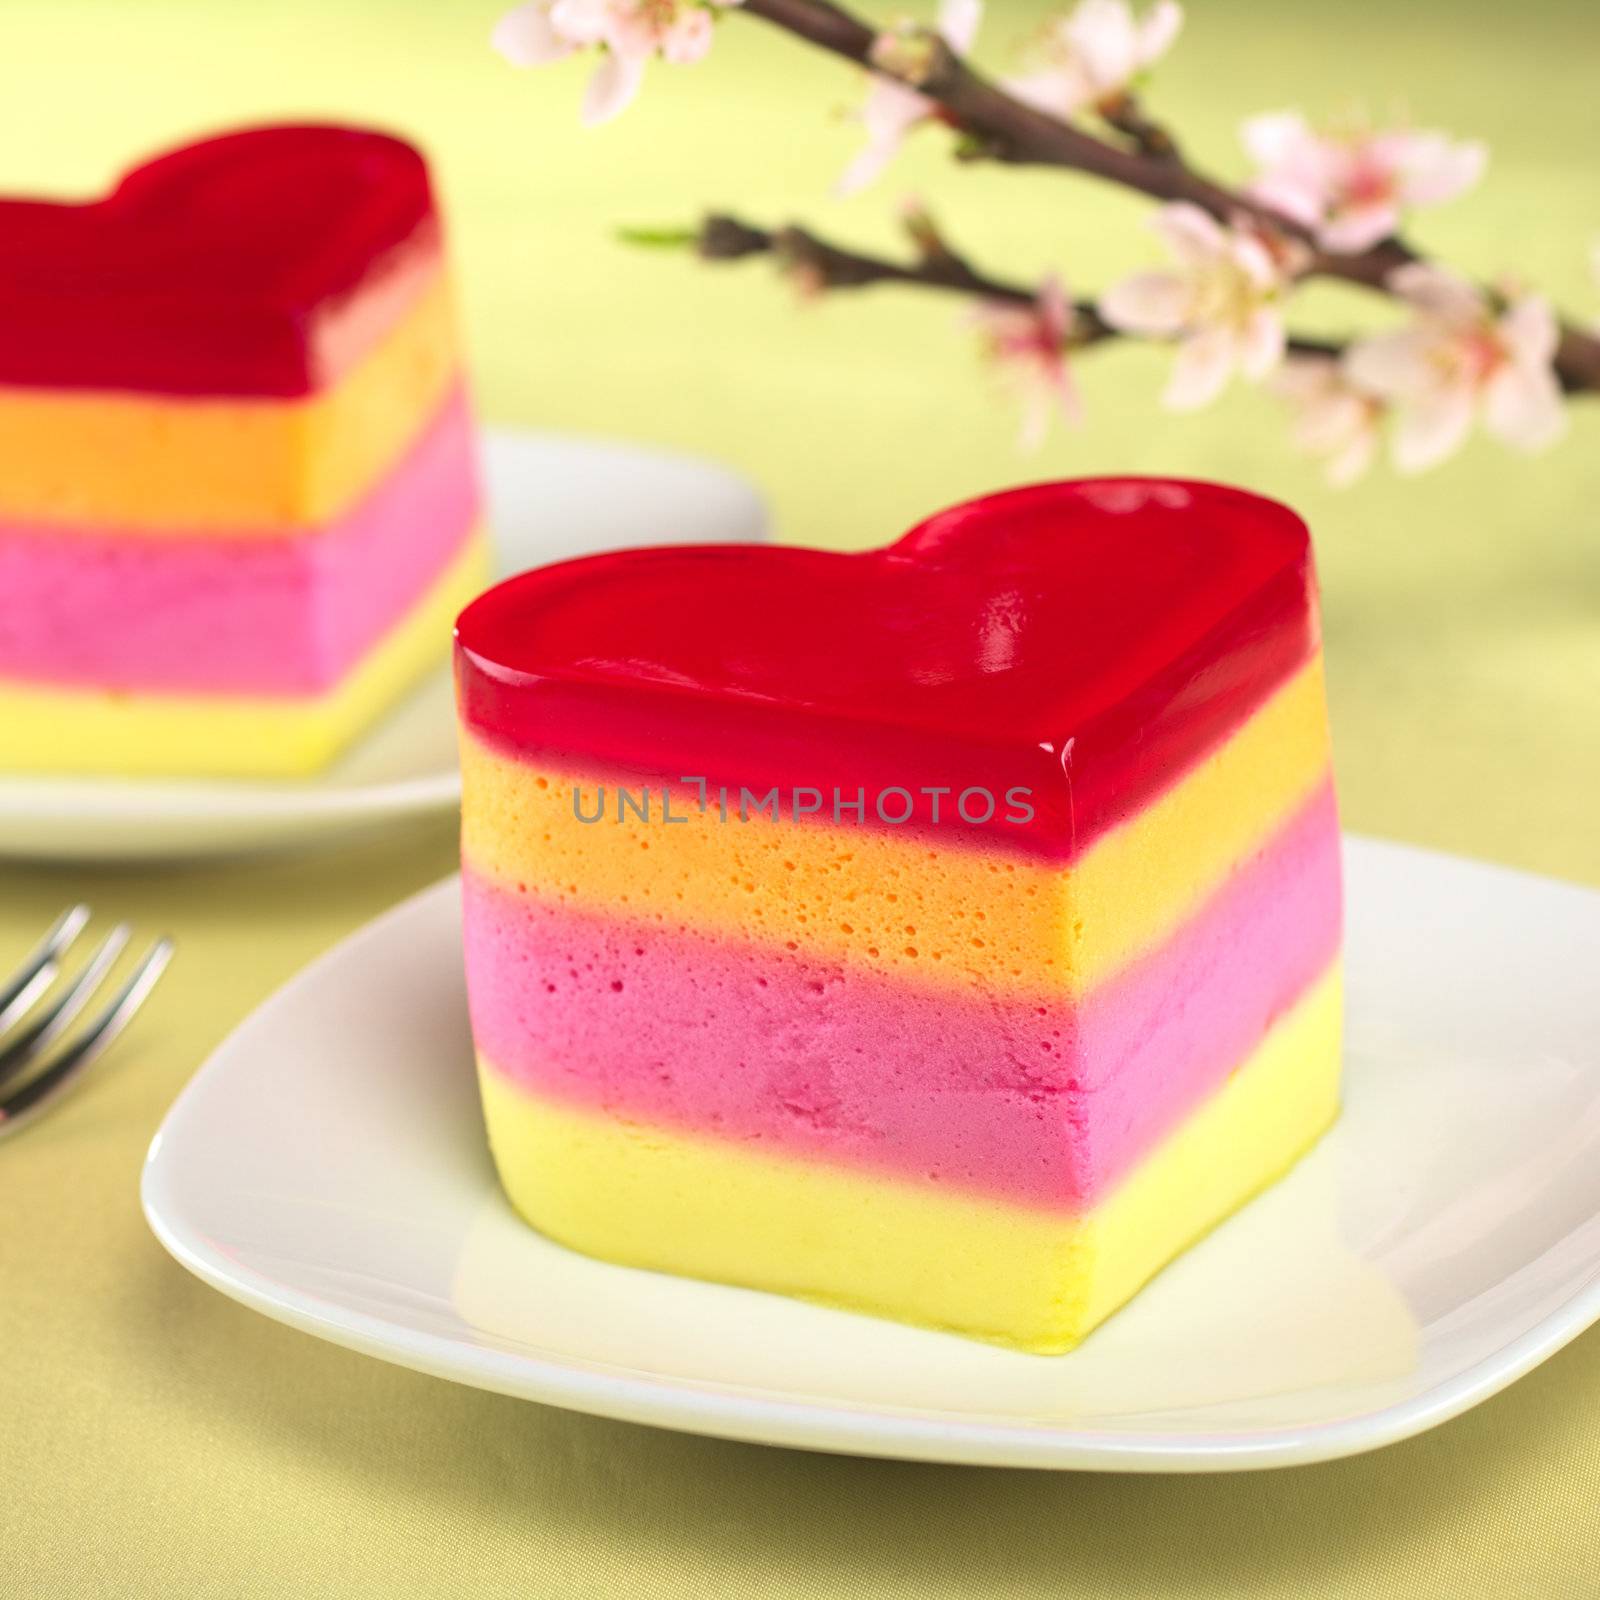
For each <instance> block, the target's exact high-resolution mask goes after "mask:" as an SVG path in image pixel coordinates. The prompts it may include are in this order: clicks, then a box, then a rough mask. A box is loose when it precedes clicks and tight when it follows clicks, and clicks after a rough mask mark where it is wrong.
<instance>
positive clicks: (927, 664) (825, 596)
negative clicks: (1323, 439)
mask: <svg viewBox="0 0 1600 1600" xmlns="http://www.w3.org/2000/svg"><path fill="white" fill-rule="evenodd" d="M1317 638H1318V635H1317V616H1316V597H1315V580H1314V578H1313V575H1312V569H1311V558H1310V548H1309V541H1308V537H1307V533H1306V528H1305V525H1304V523H1302V522H1301V521H1300V519H1299V518H1298V517H1297V516H1295V514H1294V513H1293V512H1292V511H1289V510H1288V509H1287V508H1286V507H1284V506H1281V505H1278V504H1276V503H1275V502H1273V501H1270V500H1263V499H1260V498H1258V497H1257V496H1255V495H1250V494H1246V493H1244V492H1242V491H1240V490H1236V489H1228V488H1223V487H1220V486H1218V485H1215V484H1205V483H1186V482H1175V481H1166V480H1159V479H1137V478H1123V479H1089V480H1083V481H1080V482H1071V483H1054V484H1040V485H1037V486H1035V487H1032V488H1025V489H1015V490H1012V491H1010V492H1008V493H1005V494H997V495H991V496H988V497H986V498H984V499H981V500H974V501H972V502H970V503H969V504H966V505H962V506H957V507H955V508H954V509H953V510H949V511H945V512H942V513H940V514H939V515H938V516H935V517H932V518H930V519H929V520H928V521H927V522H924V523H922V524H921V525H920V526H918V527H916V528H914V529H912V531H911V532H910V533H908V534H907V535H906V536H905V537H904V538H903V539H901V540H900V541H899V542H898V543H897V544H893V545H890V546H888V547H887V548H886V549H882V550H872V551H868V552H866V553H864V554H859V555H840V554H834V553H831V552H826V551H821V550H807V549H799V548H792V547H784V546H760V545H733V546H720V547H688V548H662V549H653V550H633V551H623V552H620V553H617V554H612V555H601V556H591V557H588V558H585V559H583V560H578V561H569V562H563V563H560V564H558V565H555V566H550V567H545V568H542V569H540V570H537V571H533V572H528V573H524V574H522V575H521V576H519V577H515V578H511V579H509V580H507V581H506V582H504V583H502V584H500V585H498V586H497V587H496V588H494V589H491V590H490V591H489V592H488V593H487V594H485V595H483V596H481V597H480V598H479V599H478V600H476V601H474V602H473V603H472V604H471V605H470V606H468V607H467V609H466V611H464V612H463V613H462V615H461V618H460V620H459V621H458V623H457V625H456V677H457V687H458V698H459V702H460V710H461V716H462V718H463V720H464V722H465V724H466V725H467V726H468V727H469V728H471V729H472V730H473V732H474V733H475V734H477V735H478V736H479V737H480V738H482V739H484V740H486V741H487V742H489V743H490V744H491V745H492V746H494V747H497V748H499V749H500V750H502V751H505V752H509V753H512V754H514V755H522V754H527V755H530V756H533V757H535V758H539V759H548V760H550V761H551V762H552V763H553V764H556V765H560V764H562V763H569V764H575V765H577V766H579V767H581V768H582V769H584V770H587V771H596V772H599V773H612V774H616V775H617V776H618V778H619V780H620V779H621V778H622V777H625V776H641V777H644V778H652V779H655V780H657V781H659V780H661V779H663V778H665V779H668V780H677V779H680V778H681V779H688V778H703V779H705V780H707V784H708V786H710V788H711V790H712V791H713V800H712V803H715V796H714V790H715V787H716V786H719V785H727V786H731V787H732V790H733V799H732V803H733V805H737V803H738V796H737V791H738V789H740V788H748V789H749V790H751V791H752V793H753V794H754V795H756V796H764V795H765V793H766V791H767V790H768V789H769V788H771V787H772V786H777V787H778V788H779V789H780V791H781V792H780V796H779V805H780V806H781V808H782V809H783V810H784V812H785V814H792V811H793V809H794V808H793V806H792V805H791V800H790V796H791V795H792V794H793V793H794V792H795V791H797V790H800V789H805V790H818V791H821V792H822V793H823V795H824V796H826V800H825V803H824V804H823V805H822V806H821V808H820V809H819V810H817V811H815V812H813V814H816V815H820V816H822V817H823V818H824V819H830V818H831V816H832V815H833V798H834V797H833V794H832V791H833V789H834V788H836V787H837V788H839V789H840V790H842V791H844V794H845V798H846V799H847V800H853V799H855V798H856V797H857V790H858V789H864V790H865V798H866V805H865V816H864V820H865V822H866V823H867V824H868V825H883V824H885V823H894V824H895V825H897V826H902V827H903V826H906V825H907V824H906V823H897V822H896V819H897V818H898V816H899V813H900V812H901V811H904V810H905V809H906V806H907V801H906V800H903V799H902V798H901V797H900V795H899V794H898V793H896V794H895V795H894V796H893V797H892V799H891V800H890V802H889V810H888V813H887V814H879V812H878V800H879V796H880V795H881V794H882V792H883V791H885V790H887V789H890V788H893V789H895V790H897V791H906V792H908V794H909V797H910V803H911V807H912V809H911V813H910V815H909V817H908V818H907V823H909V824H910V825H911V826H913V827H916V826H922V827H928V826H932V825H934V824H935V812H934V807H935V806H936V805H938V806H941V807H942V810H941V811H940V813H939V816H940V818H941V819H942V820H943V822H945V823H951V822H952V821H953V820H954V819H953V816H952V806H953V804H954V803H955V801H956V798H957V797H959V796H960V795H961V793H962V792H963V791H966V790H969V789H977V790H979V791H987V793H988V794H989V795H992V796H993V798H994V802H995V816H994V817H993V818H992V819H990V820H989V821H988V822H987V823H986V824H984V823H981V822H980V824H979V825H980V826H986V828H987V842H988V843H990V844H1003V845H1010V846H1013V847H1015V848H1018V849H1022V850H1025V851H1028V852H1030V853H1039V854H1045V855H1049V856H1053V857H1067V856H1071V855H1073V854H1075V853H1077V852H1078V851H1079V850H1081V849H1082V848H1084V847H1085V846H1086V845H1087V844H1088V843H1089V842H1090V840H1092V839H1093V838H1094V837H1095V836H1096V835H1098V834H1099V833H1101V832H1103V831H1104V830H1105V829H1106V828H1109V827H1111V826H1113V825H1114V824H1115V823H1117V822H1118V821H1120V820H1122V819H1123V818H1125V817H1127V816H1129V815H1131V814H1132V813H1133V812H1134V811H1136V810H1137V809H1138V808H1139V807H1140V806H1141V805H1143V804H1144V803H1145V802H1146V801H1147V800H1149V799H1151V798H1152V797H1153V796H1154V795H1156V794H1157V793H1159V792H1160V791H1161V790H1162V789H1164V788H1166V787H1167V786H1168V785H1169V784H1170V783H1171V782H1173V781H1174V780H1175V779H1176V778H1177V777H1179V776H1180V775H1181V774H1182V773H1183V772H1184V771H1185V770H1186V769H1187V768H1188V767H1190V766H1191V765H1192V764H1193V763H1194V762H1195V761H1196V760H1198V759H1200V758H1201V757H1203V756H1204V755H1205V754H1206V753H1207V752H1208V751H1210V750H1211V749H1212V748H1213V747H1215V746H1216V745H1217V744H1218V743H1219V742H1220V741H1222V740H1223V739H1225V738H1226V737H1227V736H1228V735H1229V734H1230V733H1231V732H1232V731H1233V730H1234V729H1235V728H1236V727H1238V726H1239V725H1240V724H1241V723H1242V722H1243V721H1244V720H1245V718H1246V717H1248V716H1249V714H1250V713H1251V712H1252V711H1253V710H1254V709H1255V708H1256V707H1257V706H1259V705H1260V704H1261V703H1262V702H1263V701H1264V700H1265V699H1266V698H1267V697H1268V695H1270V693H1271V692H1272V690H1273V689H1274V688H1275V687H1277V686H1278V685H1279V684H1281V683H1282V682H1283V681H1284V680H1285V679H1286V678H1288V677H1289V676H1290V675H1291V674H1292V673H1293V672H1294V671H1295V670H1296V668H1298V667H1299V666H1300V665H1302V664H1303V663H1304V662H1305V661H1306V660H1307V659H1308V658H1309V657H1310V655H1311V654H1312V653H1313V652H1314V651H1315V649H1316V647H1317ZM1018 788H1020V789H1025V790H1027V791H1028V797H1027V800H1026V802H1013V803H1011V804H1009V805H1008V803H1007V800H1006V797H1007V795H1008V793H1009V792H1010V791H1011V790H1013V789H1018ZM929 789H934V790H938V789H944V790H948V791H949V793H946V794H929V793H926V792H924V791H926V790H929ZM984 805H985V802H984V797H983V793H982V792H980V793H979V794H978V795H977V796H975V797H971V798H970V799H969V801H968V804H967V806H966V808H965V813H966V815H965V817H964V818H963V819H962V821H961V826H962V827H963V828H965V830H966V831H967V832H969V833H970V832H971V831H972V819H973V818H974V817H979V818H981V815H982V812H983V810H984ZM802 809H803V810H805V811H811V810H812V808H811V802H810V798H809V795H808V796H807V797H806V798H805V800H804V802H803V806H802ZM1024 809H1031V811H1032V813H1033V814H1032V816H1031V817H1030V818H1026V819H1024V820H1022V821H1019V820H1018V818H1019V817H1020V816H1021V813H1022V811H1023V810H1024ZM843 819H844V820H846V821H850V822H853V821H855V820H856V817H855V813H854V811H853V810H852V811H846V812H845V813H844V818H843Z"/></svg>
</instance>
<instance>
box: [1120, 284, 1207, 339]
mask: <svg viewBox="0 0 1600 1600" xmlns="http://www.w3.org/2000/svg"><path fill="white" fill-rule="evenodd" d="M1190 305H1191V295H1190V290H1189V284H1188V280H1187V279H1185V278H1182V277H1180V276H1179V275H1178V274H1177V273H1175V272H1135V273H1133V274H1132V275H1131V276H1130V277H1126V278H1124V279H1122V281H1121V282H1120V283H1114V284H1112V285H1111V287H1110V288H1109V289H1107V290H1106V291H1105V293H1104V294H1102V295H1101V296H1100V301H1099V310H1100V315H1101V316H1103V317H1104V318H1105V319H1106V321H1107V322H1109V323H1110V324H1111V326H1112V327H1113V328H1116V329H1119V330H1120V331H1121V332H1123V333H1142V334H1148V335H1153V336H1154V337H1156V338H1165V337H1168V336H1170V335H1172V334H1175V333H1181V332H1182V331H1183V329H1184V327H1185V326H1186V325H1187V324H1188V321H1189V311H1190Z"/></svg>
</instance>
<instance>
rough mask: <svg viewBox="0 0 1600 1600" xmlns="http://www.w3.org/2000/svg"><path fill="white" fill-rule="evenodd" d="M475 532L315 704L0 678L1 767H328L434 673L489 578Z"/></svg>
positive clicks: (255, 770)
mask: <svg viewBox="0 0 1600 1600" xmlns="http://www.w3.org/2000/svg"><path fill="white" fill-rule="evenodd" d="M488 574H489V558H488V545H487V541H486V540H485V539H484V537H483V536H482V535H481V534H479V535H475V536H474V537H473V538H472V539H471V540H470V541H469V543H468V544H467V546H466V547H465V548H464V549H463V550H462V552H461V554H460V555H458V556H457V557H456V558H455V559H454V560H453V561H452V562H451V563H450V565H449V567H448V568H446V569H445V571H444V572H443V573H442V574H441V576H440V577H439V578H438V579H437V581H436V582H435V583H434V585H433V587H432V588H431V589H429V590H428V592H427V593H426V594H425V595H424V596H423V597H422V599H421V600H419V601H418V602H417V604H416V605H415V606H413V607H412V609H411V610H410V612H408V613H407V615H406V616H405V617H403V618H402V619H401V620H400V621H399V622H398V623H397V624H396V625H395V627H394V628H393V629H391V630H390V632H389V633H388V634H386V635H385V636H384V638H383V639H382V640H381V641H380V642H379V643H378V644H377V645H376V646H375V647H374V648H373V649H372V650H371V651H370V652H369V653H368V654H367V655H366V656H365V657H364V658H363V660H362V661H361V663H360V664H359V665H358V666H357V667H356V668H355V669H354V670H353V671H352V672H350V673H349V674H348V675H347V676H346V677H345V678H344V680H343V681H342V682H341V683H340V684H338V686H337V687H336V688H334V689H333V690H331V691H330V692H329V693H327V694H325V695H320V696H297V697H293V698H290V697H282V698H276V697H271V698H269V697H265V696H244V695H154V694H117V693H108V692H105V691H93V690H79V689H46V688H40V687H38V686H36V685H32V684H28V685H23V684H19V683H16V682H6V681H4V680H0V728H3V729H4V730H5V737H4V738H3V739H0V771H12V772H16V771H22V772H50V773H120V774H128V775H134V776H152V775H156V774H165V775H182V776H187V777H217V778H249V777H289V776H300V775H304V774H307V773H312V772H316V771H318V770H319V769H321V768H322V767H325V766H326V765H327V764H328V763H329V762H330V761H331V760H332V759H333V758H334V757H335V756H336V755H338V754H339V752H340V751H341V750H343V749H344V747H345V746H346V745H348V744H349V743H350V742H351V741H352V740H353V739H354V738H355V737H356V735H357V734H359V733H360V732H361V731H362V730H363V729H364V728H365V727H366V726H367V725H368V724H369V723H371V722H372V721H374V720H375V719H376V718H377V717H378V716H379V715H380V714H381V713H382V712H384V711H385V710H387V709H388V707H389V706H390V705H391V704H392V703H393V702H394V701H395V700H396V699H398V698H399V696H400V695H401V694H403V693H404V692H405V690H407V689H408V688H410V687H411V685H412V684H413V683H415V682H416V681H417V680H418V679H419V678H420V677H421V676H422V675H423V674H424V673H425V672H427V671H428V669H429V668H432V667H439V666H442V665H443V664H444V662H445V660H446V658H447V655H448V651H449V646H450V634H451V628H452V626H453V624H454V622H455V619H456V615H457V613H458V612H459V611H460V610H461V608H462V607H463V606H464V605H465V604H466V603H467V601H469V600H470V599H472V598H473V596H475V595H476V594H478V593H480V592H481V590H482V589H483V587H484V584H485V583H486V582H487V581H488Z"/></svg>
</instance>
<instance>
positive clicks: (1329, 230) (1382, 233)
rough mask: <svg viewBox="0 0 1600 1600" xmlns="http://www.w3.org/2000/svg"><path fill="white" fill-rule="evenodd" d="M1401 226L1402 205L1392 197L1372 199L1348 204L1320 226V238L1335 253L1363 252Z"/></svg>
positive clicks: (1318, 236)
mask: <svg viewBox="0 0 1600 1600" xmlns="http://www.w3.org/2000/svg"><path fill="white" fill-rule="evenodd" d="M1399 226H1400V208H1399V206H1397V205H1395V204H1394V203H1393V202H1392V201H1388V200H1369V201H1367V202H1365V203H1364V204H1361V205H1353V206H1347V207H1346V208H1345V209H1344V210H1342V211H1340V212H1338V213H1337V214H1336V215H1335V216H1332V217H1330V218H1329V219H1328V221H1327V222H1325V223H1324V224H1323V225H1322V227H1320V228H1319V229H1318V230H1317V242H1318V243H1319V244H1320V245H1321V246H1322V248H1323V249H1324V250H1329V251H1332V252H1333V254H1334V255H1340V256H1353V255H1359V254H1360V253H1361V252H1362V251H1363V250H1370V249H1371V248H1372V247H1373V245H1375V244H1377V242H1378V241H1379V240H1380V239H1387V238H1389V237H1390V235H1391V234H1393V233H1394V232H1395V230H1396V229H1397V228H1398V227H1399Z"/></svg>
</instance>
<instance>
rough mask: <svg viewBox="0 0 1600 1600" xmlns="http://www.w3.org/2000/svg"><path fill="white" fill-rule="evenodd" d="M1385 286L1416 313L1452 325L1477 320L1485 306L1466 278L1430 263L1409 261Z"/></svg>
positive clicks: (1394, 272)
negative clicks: (1407, 303) (1410, 305)
mask: <svg viewBox="0 0 1600 1600" xmlns="http://www.w3.org/2000/svg"><path fill="white" fill-rule="evenodd" d="M1388 287H1389V288H1390V289H1392V290H1393V291H1394V293H1395V294H1397V295H1399V297H1400V298H1401V299H1402V300H1405V301H1408V302H1409V303H1410V304H1412V305H1414V306H1415V307H1416V308H1417V309H1418V310H1419V311H1425V312H1427V313H1428V315H1430V316H1435V317H1439V318H1441V319H1442V320H1444V321H1446V322H1451V323H1458V324H1459V323H1471V322H1477V321H1480V320H1481V319H1482V318H1483V316H1484V314H1485V312H1486V310H1487V307H1486V306H1485V304H1484V299H1483V296H1482V294H1480V293H1479V292H1478V290H1477V289H1476V288H1474V287H1473V286H1472V284H1470V283H1468V282H1467V280H1466V279H1465V278H1462V277H1459V276H1457V274H1455V273H1454V272H1450V271H1448V270H1446V269H1445V268H1444V267H1440V266H1435V265H1434V264H1433V263H1432V262H1431V261H1408V262H1407V263H1406V264H1405V266H1403V267H1396V268H1395V269H1394V271H1393V272H1391V273H1390V274H1389V277H1388Z"/></svg>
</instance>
